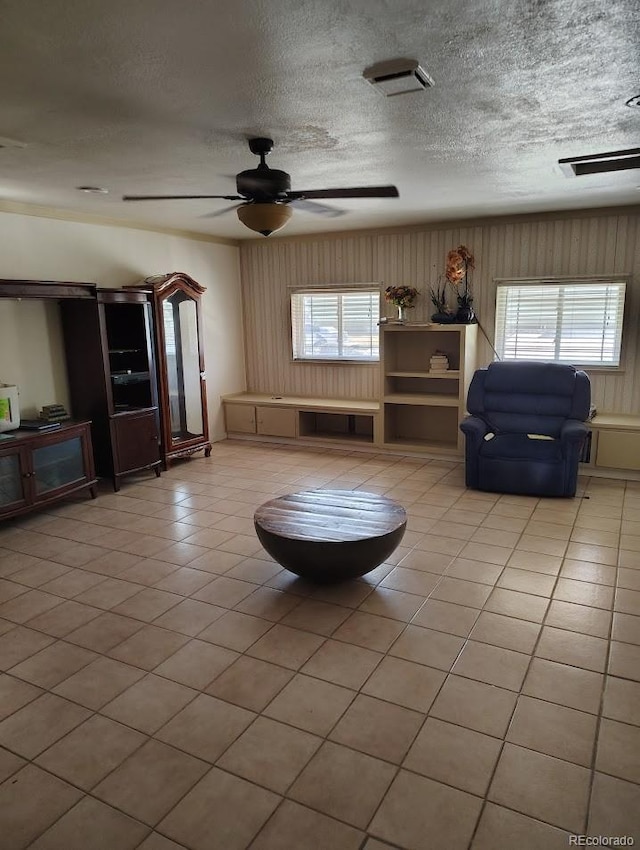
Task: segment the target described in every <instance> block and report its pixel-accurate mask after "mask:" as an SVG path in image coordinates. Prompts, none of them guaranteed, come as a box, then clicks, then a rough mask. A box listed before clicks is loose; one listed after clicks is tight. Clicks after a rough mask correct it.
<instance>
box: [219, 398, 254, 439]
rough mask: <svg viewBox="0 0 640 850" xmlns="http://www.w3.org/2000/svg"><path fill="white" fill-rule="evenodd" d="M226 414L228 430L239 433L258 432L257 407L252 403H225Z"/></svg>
mask: <svg viewBox="0 0 640 850" xmlns="http://www.w3.org/2000/svg"><path fill="white" fill-rule="evenodd" d="M224 416H225V422H226V425H227V431H230V432H235V433H237V434H255V433H256V409H255V407H254V406H253V405H252V404H229V403H228V402H227V403H225V406H224Z"/></svg>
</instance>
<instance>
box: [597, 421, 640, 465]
mask: <svg viewBox="0 0 640 850" xmlns="http://www.w3.org/2000/svg"><path fill="white" fill-rule="evenodd" d="M596 466H604V467H607V468H609V469H640V431H614V430H604V429H603V430H601V431H600V432H599V434H598V443H597V447H596Z"/></svg>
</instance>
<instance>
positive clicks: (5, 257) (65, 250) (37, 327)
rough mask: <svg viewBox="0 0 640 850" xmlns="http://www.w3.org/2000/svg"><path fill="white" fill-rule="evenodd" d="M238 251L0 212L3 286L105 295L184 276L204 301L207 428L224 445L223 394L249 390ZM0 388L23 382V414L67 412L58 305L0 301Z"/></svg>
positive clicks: (180, 238)
mask: <svg viewBox="0 0 640 850" xmlns="http://www.w3.org/2000/svg"><path fill="white" fill-rule="evenodd" d="M238 255H239V251H238V248H236V247H235V246H234V245H225V244H218V243H213V242H209V241H204V240H200V239H197V238H193V239H191V238H188V237H187V236H181V235H173V234H166V233H157V232H152V231H147V230H137V229H133V228H126V227H119V226H113V225H108V224H95V223H82V222H77V221H67V220H62V219H56V218H44V217H37V216H31V215H19V214H15V213H9V212H0V278H4V279H18V280H66V281H80V282H89V283H96V284H98V286H103V287H120V286H125V285H127V284H134V283H137V282H139V281H141V280H142V279H143V278H145V277H148V276H149V275H155V274H166V273H167V272H174V271H181V272H186V273H187V274H189V275H191V277H193V278H194V279H195V280H197V281H198V283H201V284H202V285H203V286H206V287H207V291H206V292H205V294H204V295H203V300H202V305H203V318H204V343H205V363H206V369H207V397H208V404H209V427H210V434H211V438H212V439H214V440H215V439H221V438H223V437H224V421H223V415H222V410H221V405H220V395H221V394H224V393H229V392H239V391H241V390H243V389H244V388H245V371H244V344H243V330H242V309H241V293H240V273H239V256H238ZM0 382H3V383H8V384H14V383H15V384H18V386H19V388H20V402H21V409H22V413H23V415H25V416H31V415H35V413H36V412H37V410H38V409H39V408H40V407H42V405H43V404H49V403H51V402H54V401H55V402H60V403H62V404H64V405H65V406H67V405H68V388H67V380H66V371H65V365H64V351H63V347H62V335H61V326H60V320H59V313H58V305H57V304H56V303H54V302H39V301H26V300H24V301H13V300H7V299H0Z"/></svg>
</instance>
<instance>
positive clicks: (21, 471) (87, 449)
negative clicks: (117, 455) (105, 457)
mask: <svg viewBox="0 0 640 850" xmlns="http://www.w3.org/2000/svg"><path fill="white" fill-rule="evenodd" d="M90 424H91V423H89V422H75V423H66V424H64V425H60V426H59V427H57V428H55V429H52V430H50V431H21V430H17V431H11V432H8V438H6V439H3V440H2V441H0V519H5V518H6V517H10V516H17V515H18V514H23V513H27V512H28V511H31V510H33V509H34V508H37V507H41V506H44V505H47V504H50V503H52V502H56V501H58V500H59V499H62V498H64V497H65V496H68V495H70V494H71V493H75V492H77V491H78V490H84V489H88V490H90V492H91V495H92V496H93V497H94V498H95V496H96V484H97V481H96V476H95V470H94V466H93V452H92V448H91V427H90Z"/></svg>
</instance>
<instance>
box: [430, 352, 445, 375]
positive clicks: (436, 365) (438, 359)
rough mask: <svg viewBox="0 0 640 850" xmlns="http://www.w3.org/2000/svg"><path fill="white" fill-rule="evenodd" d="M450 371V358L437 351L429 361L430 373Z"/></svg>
mask: <svg viewBox="0 0 640 850" xmlns="http://www.w3.org/2000/svg"><path fill="white" fill-rule="evenodd" d="M448 369H449V358H448V357H447V355H446V354H443V352H442V351H436V353H435V354H434V355H433V356H432V358H431V360H430V361H429V371H430V372H446V371H448Z"/></svg>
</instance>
